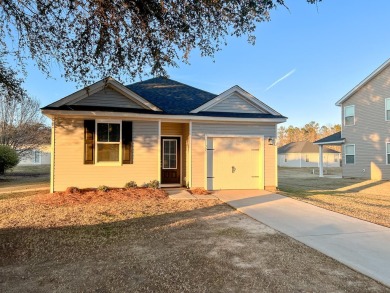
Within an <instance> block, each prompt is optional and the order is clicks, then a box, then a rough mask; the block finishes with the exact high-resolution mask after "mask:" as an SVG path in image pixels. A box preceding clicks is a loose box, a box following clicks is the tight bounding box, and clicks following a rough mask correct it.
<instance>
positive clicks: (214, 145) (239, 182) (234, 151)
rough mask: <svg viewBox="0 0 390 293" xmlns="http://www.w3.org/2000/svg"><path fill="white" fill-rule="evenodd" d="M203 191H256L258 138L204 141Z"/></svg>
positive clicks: (258, 175) (226, 138)
mask: <svg viewBox="0 0 390 293" xmlns="http://www.w3.org/2000/svg"><path fill="white" fill-rule="evenodd" d="M207 188H208V189H209V190H217V189H259V188H260V138H243V137H214V138H208V139H207Z"/></svg>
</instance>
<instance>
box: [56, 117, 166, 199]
mask: <svg viewBox="0 0 390 293" xmlns="http://www.w3.org/2000/svg"><path fill="white" fill-rule="evenodd" d="M133 141H134V143H133V145H134V164H129V165H122V166H99V165H85V164H84V121H83V120H81V119H56V123H55V156H54V191H61V190H65V189H66V188H67V187H69V186H76V187H79V188H87V187H97V186H99V185H103V184H104V185H108V186H111V187H122V186H124V184H125V183H126V182H128V181H131V180H133V181H136V182H137V184H138V185H141V184H142V183H144V182H148V181H150V180H156V179H157V180H159V178H157V177H158V122H157V121H151V122H144V121H142V122H141V121H134V122H133Z"/></svg>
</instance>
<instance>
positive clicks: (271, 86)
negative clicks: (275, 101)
mask: <svg viewBox="0 0 390 293" xmlns="http://www.w3.org/2000/svg"><path fill="white" fill-rule="evenodd" d="M295 71H296V69H295V68H294V69H293V70H291V71H290V72H288V73H287V74H285V75H283V76H282V77H281V78H279V79H278V80H277V81H275V82H274V83H273V84H271V85H270V86H269V87H267V88H266V89H265V91H268V90H269V89H271V88H273V87H274V86H275V85H277V84H278V83H279V82H281V81H282V80H283V79H286V78H287V77H289V76H290V75H291V74H293V73H294V72H295Z"/></svg>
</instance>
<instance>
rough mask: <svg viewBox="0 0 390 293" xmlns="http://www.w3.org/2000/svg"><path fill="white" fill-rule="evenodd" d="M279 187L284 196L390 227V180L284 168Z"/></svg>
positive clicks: (280, 171)
mask: <svg viewBox="0 0 390 293" xmlns="http://www.w3.org/2000/svg"><path fill="white" fill-rule="evenodd" d="M333 172H334V173H337V170H336V171H335V170H333ZM279 189H280V193H282V194H283V195H287V196H290V197H292V198H295V199H298V200H302V201H304V202H307V203H310V204H313V205H316V206H319V207H322V208H325V209H329V210H332V211H335V212H338V213H341V214H345V215H348V216H351V217H355V218H359V219H362V220H365V221H369V222H372V223H375V224H379V225H383V226H386V227H390V217H389V214H390V192H389V191H390V182H389V181H373V180H363V179H356V178H355V179H347V178H327V177H324V178H319V177H318V175H312V174H311V173H310V171H309V170H307V169H305V168H303V169H300V168H293V169H289V168H280V170H279Z"/></svg>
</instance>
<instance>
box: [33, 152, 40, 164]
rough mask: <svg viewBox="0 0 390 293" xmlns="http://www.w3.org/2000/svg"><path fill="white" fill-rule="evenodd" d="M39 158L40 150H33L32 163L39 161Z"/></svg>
mask: <svg viewBox="0 0 390 293" xmlns="http://www.w3.org/2000/svg"><path fill="white" fill-rule="evenodd" d="M40 159H41V152H40V151H35V154H34V163H39V161H40Z"/></svg>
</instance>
